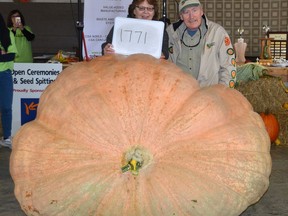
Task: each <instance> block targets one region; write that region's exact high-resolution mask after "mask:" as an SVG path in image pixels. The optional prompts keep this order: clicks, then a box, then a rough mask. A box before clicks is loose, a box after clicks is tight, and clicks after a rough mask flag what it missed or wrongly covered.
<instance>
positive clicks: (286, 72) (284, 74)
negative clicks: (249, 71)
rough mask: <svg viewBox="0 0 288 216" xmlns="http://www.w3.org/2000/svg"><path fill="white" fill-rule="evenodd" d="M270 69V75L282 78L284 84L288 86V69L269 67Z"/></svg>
mask: <svg viewBox="0 0 288 216" xmlns="http://www.w3.org/2000/svg"><path fill="white" fill-rule="evenodd" d="M267 69H268V74H269V75H273V76H277V77H281V79H282V80H283V82H284V83H285V84H286V86H287V84H288V67H267Z"/></svg>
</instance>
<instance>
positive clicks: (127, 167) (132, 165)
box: [121, 159, 142, 175]
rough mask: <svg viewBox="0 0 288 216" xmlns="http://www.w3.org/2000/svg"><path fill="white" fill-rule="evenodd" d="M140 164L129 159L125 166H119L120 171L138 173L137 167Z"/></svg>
mask: <svg viewBox="0 0 288 216" xmlns="http://www.w3.org/2000/svg"><path fill="white" fill-rule="evenodd" d="M141 166H142V164H141V163H140V162H138V161H136V160H134V159H132V160H130V161H129V163H128V164H126V165H125V166H123V167H122V168H121V170H122V172H123V173H124V172H127V171H129V170H130V171H131V172H132V174H134V175H138V173H139V169H140V167H141Z"/></svg>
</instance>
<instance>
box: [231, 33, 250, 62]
mask: <svg viewBox="0 0 288 216" xmlns="http://www.w3.org/2000/svg"><path fill="white" fill-rule="evenodd" d="M234 47H235V52H236V62H237V63H238V64H244V63H245V62H246V58H245V52H246V47H247V43H245V42H244V39H243V38H239V39H238V42H237V43H235V44H234Z"/></svg>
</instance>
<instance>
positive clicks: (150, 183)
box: [10, 54, 271, 216]
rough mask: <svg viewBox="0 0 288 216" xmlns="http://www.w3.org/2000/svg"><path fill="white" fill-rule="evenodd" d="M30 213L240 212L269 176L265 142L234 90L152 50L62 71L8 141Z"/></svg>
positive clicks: (150, 215) (181, 215) (257, 120)
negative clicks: (202, 83)
mask: <svg viewBox="0 0 288 216" xmlns="http://www.w3.org/2000/svg"><path fill="white" fill-rule="evenodd" d="M10 164H11V166H10V170H11V175H12V177H13V180H14V183H15V195H16V198H17V199H18V201H19V203H20V205H21V208H22V209H23V210H24V211H25V213H26V214H27V215H49V216H52V215H57V216H59V215H67V216H71V215H83V216H84V215H85V216H86V215H87V216H88V215H108V216H114V215H116V216H118V215H125V216H138V215H143V216H156V215H159V216H160V215H165V216H166V215H178V216H185V215H189V216H191V215H209V216H213V215H225V216H228V215H239V214H240V213H241V212H242V211H244V210H245V209H246V208H247V207H248V206H249V205H251V204H253V203H255V202H257V201H258V200H259V199H260V198H261V196H262V195H263V194H264V192H265V191H266V190H267V188H268V185H269V175H270V172H271V156H270V140H269V136H268V134H267V132H266V130H265V126H264V124H263V121H262V119H261V117H260V116H259V115H258V114H257V113H255V112H254V111H253V110H252V106H251V105H250V103H249V102H248V101H247V100H246V99H245V97H244V96H242V94H241V93H239V92H238V91H237V90H233V89H230V88H228V87H224V86H223V85H215V86H213V87H207V88H202V89H200V87H199V85H198V83H197V81H196V80H195V79H193V78H192V77H190V76H189V75H187V74H185V73H184V72H182V71H181V70H180V69H179V68H178V67H177V66H175V65H174V64H172V63H170V62H168V61H165V60H160V59H155V58H153V57H151V56H149V55H144V54H135V55H131V56H129V57H125V56H121V55H119V56H118V55H110V56H104V57H97V58H96V59H94V60H92V61H90V62H81V63H77V64H75V65H73V66H70V67H68V68H67V69H65V70H64V71H63V72H62V73H61V74H60V75H59V76H58V78H57V79H56V80H55V81H54V82H53V83H52V84H50V85H49V86H48V87H47V89H46V90H45V91H44V93H43V94H42V96H41V98H40V103H39V107H38V113H37V117H36V119H35V120H34V121H32V122H29V123H26V124H25V125H24V126H22V127H21V129H20V130H19V131H18V132H17V134H16V136H15V137H14V140H13V151H12V154H11V163H10Z"/></svg>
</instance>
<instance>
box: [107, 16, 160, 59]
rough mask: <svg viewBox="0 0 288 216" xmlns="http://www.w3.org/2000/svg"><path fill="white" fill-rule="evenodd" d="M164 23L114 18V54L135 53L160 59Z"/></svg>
mask: <svg viewBox="0 0 288 216" xmlns="http://www.w3.org/2000/svg"><path fill="white" fill-rule="evenodd" d="M163 32H164V23H163V22H162V21H154V20H143V19H134V18H125V17H116V18H115V25H114V32H113V40H112V44H113V48H114V50H115V52H116V53H118V54H123V55H131V54H136V53H144V54H150V55H152V56H154V57H155V58H160V57H161V52H162V42H163Z"/></svg>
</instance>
